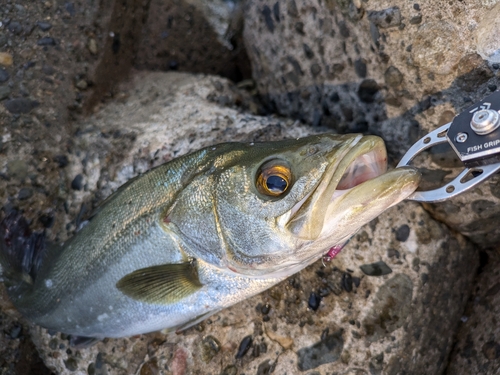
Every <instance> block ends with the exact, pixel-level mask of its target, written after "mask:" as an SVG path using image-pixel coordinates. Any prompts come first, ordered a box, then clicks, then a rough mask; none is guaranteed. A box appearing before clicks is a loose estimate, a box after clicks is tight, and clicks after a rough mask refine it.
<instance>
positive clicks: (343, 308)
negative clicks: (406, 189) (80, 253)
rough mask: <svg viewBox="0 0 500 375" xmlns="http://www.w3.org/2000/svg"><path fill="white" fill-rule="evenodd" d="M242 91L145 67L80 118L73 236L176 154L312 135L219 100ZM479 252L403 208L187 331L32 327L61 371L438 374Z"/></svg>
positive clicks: (71, 170) (73, 167) (73, 161)
mask: <svg viewBox="0 0 500 375" xmlns="http://www.w3.org/2000/svg"><path fill="white" fill-rule="evenodd" d="M234 95H238V92H237V91H234V90H231V88H230V86H228V84H227V82H226V81H224V80H221V79H219V78H214V77H209V76H208V77H203V76H191V75H186V74H175V73H168V74H165V73H152V74H138V75H137V76H136V78H135V79H134V81H133V82H132V83H131V84H130V89H129V91H128V92H127V91H125V92H124V93H123V96H122V100H121V101H119V102H116V103H112V104H110V105H109V106H107V107H105V108H104V109H103V110H102V111H100V112H99V113H97V114H95V115H94V116H92V117H91V118H90V119H88V120H87V121H84V122H82V123H80V125H79V126H78V127H79V129H80V132H79V134H78V136H77V137H76V138H75V141H74V144H73V147H72V153H71V154H70V156H69V158H68V165H67V167H66V169H65V170H66V172H67V173H68V176H69V177H70V178H69V179H68V181H70V180H71V178H72V177H74V176H78V175H81V176H82V177H81V181H80V182H79V183H78V184H77V185H78V186H81V187H82V189H81V190H79V189H76V190H75V189H73V190H72V191H71V193H70V197H69V198H68V200H67V201H68V204H67V207H68V214H67V215H64V214H63V213H61V214H60V215H62V216H64V217H65V219H64V223H63V224H65V228H66V229H67V230H68V232H71V231H72V230H73V229H74V228H75V226H77V223H76V222H75V221H74V220H72V221H70V220H69V218H75V217H77V216H80V215H82V207H85V206H86V207H88V208H90V207H91V206H92V205H93V203H96V202H97V201H100V200H102V199H103V198H104V197H105V196H107V195H108V194H109V193H110V192H111V190H114V189H115V188H116V187H117V186H118V185H120V184H121V183H123V182H125V181H126V180H128V179H129V178H131V177H133V176H134V175H137V174H138V173H140V172H142V171H144V170H145V169H147V168H150V167H151V166H154V165H156V164H159V163H161V162H163V161H166V160H170V159H171V158H173V157H175V156H177V155H179V154H181V153H185V152H188V151H190V150H193V149H197V148H199V147H202V146H205V145H208V144H211V143H213V142H214V140H216V141H225V140H226V141H227V140H238V139H240V140H264V139H276V138H284V137H297V136H301V135H305V134H306V133H307V132H310V131H312V130H313V129H311V128H308V127H304V126H298V125H297V124H293V123H292V122H291V121H288V122H287V121H284V120H281V119H277V118H268V117H257V116H251V115H246V114H244V113H241V112H239V111H238V110H235V109H231V108H227V107H221V106H220V105H218V104H216V103H214V101H215V102H217V101H221V100H222V101H223V102H230V103H231V102H234V101H236V99H235V97H234ZM224 97H225V99H223V98H224ZM179 124H182V126H179ZM63 224H59V225H58V226H57V228H56V227H54V230H53V231H51V232H50V233H51V235H52V236H55V235H56V234H59V235H60V238H64V237H65V236H66V234H65V233H62V234H61V233H57V230H56V229H60V228H62V227H64V225H63ZM477 258H478V257H477V252H476V251H475V250H474V248H473V247H472V246H471V245H470V243H468V242H467V241H466V240H465V239H464V238H463V237H462V236H460V235H458V234H455V233H454V232H451V231H449V230H448V229H447V228H446V227H445V226H444V225H442V224H439V223H437V222H435V221H434V220H432V219H431V218H430V217H429V215H428V214H427V213H426V212H425V211H424V210H423V209H422V208H421V207H420V206H419V205H418V204H414V203H403V204H401V205H399V206H397V207H394V208H392V209H391V210H389V211H388V212H387V213H385V214H383V215H382V216H381V217H379V219H377V220H375V221H373V222H372V223H370V224H369V225H367V226H365V227H364V228H363V229H362V230H361V231H360V233H359V234H358V235H356V236H355V237H354V238H353V240H352V241H351V242H350V244H349V245H348V246H347V247H346V249H344V250H343V252H342V253H341V254H340V255H338V256H337V258H335V259H334V261H332V262H331V263H328V264H326V265H323V264H322V263H321V261H319V262H317V263H315V264H314V265H312V266H310V267H309V268H307V269H306V270H304V271H303V272H301V273H299V274H297V275H295V276H293V277H291V278H289V279H288V280H286V281H284V282H283V283H281V284H280V285H278V286H276V287H274V288H272V289H270V290H269V291H266V292H264V293H262V294H261V295H258V296H256V297H254V298H251V299H248V300H246V301H243V302H241V303H239V304H238V305H235V306H234V307H232V308H230V309H227V310H225V311H222V312H220V313H218V314H216V315H214V316H213V317H211V318H209V320H207V321H205V322H203V323H201V324H200V325H198V326H196V327H194V328H191V329H189V330H187V331H185V332H183V333H182V334H181V335H175V334H171V335H163V334H161V333H154V334H149V335H141V336H138V337H133V338H129V339H118V340H105V341H103V342H101V343H98V344H97V345H96V346H93V347H91V348H88V349H75V348H69V347H68V342H67V340H66V337H65V336H61V335H60V334H50V333H47V332H46V331H45V330H42V329H39V328H36V327H35V328H34V329H33V330H32V332H31V334H32V336H33V340H34V342H35V343H36V345H37V347H38V350H39V352H40V353H41V356H42V358H43V359H44V361H45V363H46V364H47V366H48V367H49V368H50V369H51V370H52V371H55V372H57V373H61V374H63V373H64V374H69V373H81V374H87V373H88V374H106V373H107V374H127V373H130V372H134V373H136V372H138V373H141V374H143V373H146V374H149V373H153V374H154V373H160V372H164V373H172V374H188V373H189V374H207V373H210V374H222V373H223V374H235V373H258V374H269V373H270V372H271V371H272V370H273V369H274V371H275V372H276V373H285V372H287V373H310V372H311V371H314V372H315V373H318V374H326V373H331V372H332V371H333V372H340V373H346V372H356V373H366V374H368V373H372V374H397V373H400V372H401V371H403V370H407V371H409V372H411V373H415V372H418V371H422V370H424V371H425V372H426V373H436V374H437V373H440V372H442V371H443V370H444V368H445V367H446V365H447V358H448V354H449V351H450V350H451V344H452V341H453V332H454V330H455V328H456V326H457V324H458V322H459V321H460V318H461V316H462V311H463V306H464V304H465V302H466V300H467V298H468V292H469V289H470V287H471V281H472V279H473V277H474V274H475V272H474V270H475V265H476V260H477ZM408 353H411V355H408ZM314 372H313V373H314Z"/></svg>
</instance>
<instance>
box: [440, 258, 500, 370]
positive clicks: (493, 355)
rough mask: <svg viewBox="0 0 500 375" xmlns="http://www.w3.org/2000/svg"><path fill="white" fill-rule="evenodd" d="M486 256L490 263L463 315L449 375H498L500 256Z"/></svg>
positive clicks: (499, 358)
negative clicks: (496, 374)
mask: <svg viewBox="0 0 500 375" xmlns="http://www.w3.org/2000/svg"><path fill="white" fill-rule="evenodd" d="M484 256H485V257H486V259H487V262H486V265H485V267H484V269H483V270H482V272H481V273H480V274H479V280H478V283H477V286H476V288H475V289H474V295H473V296H472V297H471V298H470V300H469V303H468V305H467V308H466V310H465V313H464V315H463V316H462V319H461V322H460V330H459V333H458V338H457V344H456V346H455V348H454V350H453V352H452V354H451V357H450V366H449V367H448V369H447V372H446V374H449V375H452V374H495V373H496V372H497V370H498V368H499V367H500V331H499V329H498V325H497V320H498V316H499V315H500V283H499V280H500V278H499V276H500V256H499V254H498V253H497V252H491V251H490V252H487V253H485V254H484Z"/></svg>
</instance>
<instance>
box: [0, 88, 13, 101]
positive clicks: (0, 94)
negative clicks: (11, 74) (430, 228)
mask: <svg viewBox="0 0 500 375" xmlns="http://www.w3.org/2000/svg"><path fill="white" fill-rule="evenodd" d="M10 92H11V91H10V87H9V86H0V100H4V99H6V98H8V97H9V95H10Z"/></svg>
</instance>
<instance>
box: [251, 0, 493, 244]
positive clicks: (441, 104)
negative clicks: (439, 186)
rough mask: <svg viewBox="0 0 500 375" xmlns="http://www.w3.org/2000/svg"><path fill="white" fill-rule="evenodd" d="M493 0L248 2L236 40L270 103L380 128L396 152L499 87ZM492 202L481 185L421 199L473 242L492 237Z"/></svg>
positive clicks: (307, 116)
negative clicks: (444, 199) (436, 201)
mask: <svg viewBox="0 0 500 375" xmlns="http://www.w3.org/2000/svg"><path fill="white" fill-rule="evenodd" d="M499 6H500V5H499V3H498V1H495V0H494V1H481V0H474V1H467V2H463V1H462V2H461V1H448V2H447V1H430V0H424V1H419V2H411V1H410V2H409V1H404V0H381V1H360V0H352V1H343V0H332V1H318V0H305V1H296V0H292V1H276V0H273V1H271V0H259V1H251V2H247V3H246V6H245V11H244V14H245V17H244V18H245V28H244V41H245V44H246V46H247V50H248V54H249V57H250V59H251V61H252V70H253V78H254V79H255V80H256V83H257V87H258V89H259V92H260V94H261V95H262V96H263V97H264V98H265V99H266V100H267V103H268V105H269V106H270V107H272V108H273V110H276V111H277V112H278V113H281V114H283V115H287V116H291V117H293V118H299V119H302V120H305V121H306V122H308V123H310V124H312V125H322V126H327V127H331V128H334V129H337V130H339V131H340V132H353V131H360V132H369V133H375V134H379V135H381V136H382V137H383V138H384V139H385V140H386V141H387V147H388V149H389V151H390V154H391V155H392V156H393V157H394V159H395V160H399V158H400V157H401V156H402V154H403V153H404V152H405V151H406V150H407V149H408V148H409V146H410V145H411V144H413V142H414V141H415V140H416V139H418V138H419V137H420V136H422V135H424V134H425V133H427V132H429V131H431V130H434V129H436V128H437V127H438V126H439V125H442V124H445V123H447V122H449V121H451V119H452V118H453V117H454V116H455V115H456V114H458V113H460V111H462V110H463V109H465V108H466V107H468V106H470V105H471V104H472V103H473V102H475V101H477V100H480V99H482V98H483V97H484V96H486V95H488V94H489V93H491V92H492V91H495V90H497V89H498V87H499V77H500V69H499V68H500V65H499V64H498V61H497V59H498V53H499V51H500V39H499V38H498V17H496V18H495V15H496V14H497V13H498V9H500V8H499ZM483 59H486V60H483ZM436 167H437V168H438V171H436V173H439V172H441V169H442V168H444V169H445V172H446V174H450V173H455V174H458V173H457V171H456V170H455V171H452V170H450V168H449V166H446V167H443V166H442V165H439V164H438V165H437V166H434V168H436ZM443 173H444V172H443ZM439 181H441V180H439ZM479 195H480V196H481V198H479ZM498 203H500V202H499V200H498V198H497V196H496V195H495V193H493V191H490V187H489V186H488V185H487V184H485V185H482V186H480V187H479V188H478V190H477V193H470V194H466V195H464V196H463V197H462V198H459V199H457V200H453V201H450V202H449V204H444V205H441V206H438V207H435V206H432V207H431V206H429V207H427V208H428V209H429V210H431V212H433V214H434V215H435V216H436V217H437V218H439V220H442V221H444V222H446V223H447V224H448V225H449V226H451V227H452V228H454V229H455V230H457V231H460V232H463V233H466V234H467V235H468V236H471V238H472V239H473V240H474V241H476V242H477V243H479V244H481V245H482V246H496V245H497V244H498V243H499V240H500V229H499V228H500V226H499V225H496V223H498V215H499V211H498V209H497V208H495V207H500V205H499V204H498ZM485 223H495V226H494V227H493V226H492V225H488V228H486V227H485V225H484V224H485ZM486 233H487V235H486Z"/></svg>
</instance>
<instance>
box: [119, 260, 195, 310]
mask: <svg viewBox="0 0 500 375" xmlns="http://www.w3.org/2000/svg"><path fill="white" fill-rule="evenodd" d="M202 286H203V285H202V284H201V283H200V280H199V278H198V274H197V272H196V268H195V266H194V264H193V262H185V263H176V264H162V265H158V266H152V267H146V268H141V269H138V270H137V271H134V272H132V273H129V274H128V275H126V276H124V277H123V278H122V279H120V280H119V281H118V282H117V283H116V287H117V288H118V289H119V290H120V291H121V292H122V293H123V294H125V295H127V296H128V297H130V298H133V299H136V300H138V301H141V302H147V303H154V304H160V305H166V304H167V305H168V304H171V303H175V302H178V301H180V300H182V299H184V298H186V297H188V296H190V295H191V294H193V293H195V292H196V291H197V290H199V289H200V288H201V287H202Z"/></svg>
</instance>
